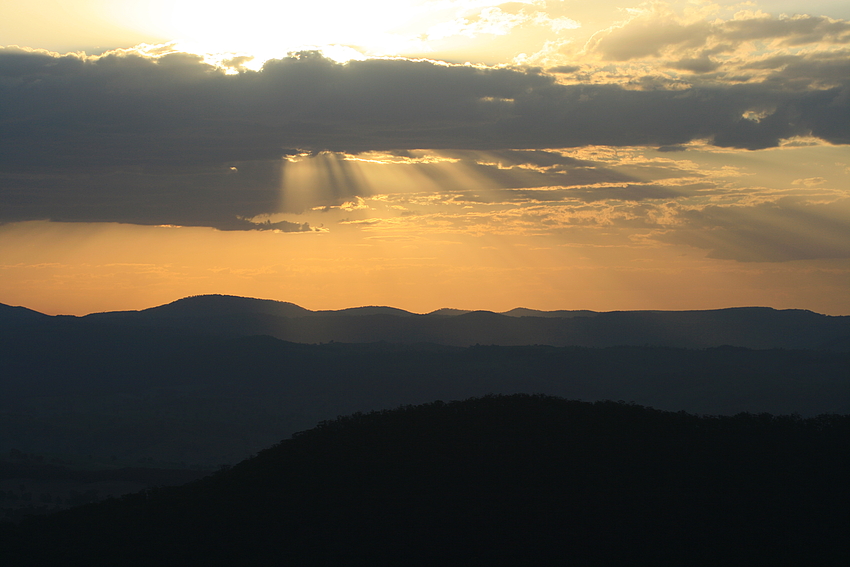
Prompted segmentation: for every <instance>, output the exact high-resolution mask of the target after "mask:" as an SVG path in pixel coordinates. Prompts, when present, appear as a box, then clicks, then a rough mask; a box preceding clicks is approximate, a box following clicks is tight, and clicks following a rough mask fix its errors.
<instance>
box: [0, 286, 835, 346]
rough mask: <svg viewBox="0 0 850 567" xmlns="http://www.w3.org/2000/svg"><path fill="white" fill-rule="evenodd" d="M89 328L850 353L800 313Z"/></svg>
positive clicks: (246, 317)
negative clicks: (731, 347)
mask: <svg viewBox="0 0 850 567" xmlns="http://www.w3.org/2000/svg"><path fill="white" fill-rule="evenodd" d="M2 307H3V308H2V309H0V326H9V325H20V324H30V325H50V324H51V323H52V322H54V321H56V320H57V319H58V318H57V317H49V316H46V315H42V314H38V313H37V312H35V311H31V310H24V311H21V309H23V308H12V307H8V306H2ZM61 319H64V320H65V324H71V323H70V322H69V321H79V322H85V323H86V324H88V325H104V324H105V325H116V324H117V325H122V326H132V327H140V326H141V327H163V328H171V329H183V330H191V331H194V332H199V333H203V334H205V335H221V336H230V337H233V336H253V335H269V336H272V337H275V338H278V339H282V340H286V341H291V342H297V343H309V344H315V343H327V342H332V341H333V342H345V343H371V342H380V341H386V342H391V343H402V344H416V343H434V344H441V345H447V346H461V347H466V346H472V345H475V344H496V345H503V346H519V345H531V344H540V345H551V346H583V347H609V346H623V345H631V346H665V347H676V348H711V347H718V346H723V345H729V346H736V347H743V348H753V349H769V348H791V349H817V350H839V351H846V350H850V317H848V316H828V315H821V314H818V313H814V312H812V311H806V310H800V309H786V310H777V309H772V308H769V307H737V308H728V309H715V310H704V311H610V312H595V311H588V310H577V311H566V310H559V311H537V310H533V309H526V308H516V309H512V310H510V311H507V312H504V313H493V312H490V311H466V310H460V309H439V310H437V311H433V312H431V313H427V314H416V313H411V312H409V311H405V310H403V309H397V308H394V307H386V306H368V307H354V308H348V309H341V310H336V311H334V310H322V311H311V310H309V309H305V308H303V307H300V306H298V305H295V304H294V303H288V302H284V301H273V300H267V299H255V298H248V297H236V296H228V295H199V296H193V297H186V298H183V299H179V300H177V301H174V302H172V303H168V304H166V305H160V306H157V307H152V308H149V309H144V310H141V311H116V312H106V313H92V314H90V315H86V316H83V317H62V318H61Z"/></svg>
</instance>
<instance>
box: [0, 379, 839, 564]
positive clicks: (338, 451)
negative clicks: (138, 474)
mask: <svg viewBox="0 0 850 567" xmlns="http://www.w3.org/2000/svg"><path fill="white" fill-rule="evenodd" d="M848 446H850V417H847V416H822V417H820V418H816V419H808V420H803V419H801V418H799V417H772V416H770V415H766V414H762V415H754V414H742V415H738V416H735V417H723V418H718V417H715V418H707V417H702V418H700V417H696V416H692V415H688V414H684V413H667V412H661V411H656V410H651V409H647V408H644V407H640V406H635V405H630V404H622V403H619V404H618V403H614V402H598V403H595V404H590V403H583V402H576V401H566V400H563V399H557V398H551V397H544V396H528V395H515V396H510V397H499V396H489V397H484V398H478V399H470V400H467V401H464V402H453V403H448V404H445V403H442V402H434V403H431V404H426V405H422V406H416V407H405V408H400V409H398V410H393V411H382V412H377V413H369V414H356V415H352V416H349V417H345V418H339V419H337V420H334V421H326V422H323V423H320V424H319V426H318V427H317V428H315V429H312V430H309V431H306V432H303V433H300V434H298V435H295V436H294V437H293V438H292V439H290V440H287V441H283V442H281V443H280V444H278V445H276V446H274V447H272V448H270V449H267V450H265V451H262V452H261V453H260V454H258V455H257V456H256V457H255V458H252V459H249V460H247V461H244V462H242V463H240V464H239V465H237V466H235V467H233V468H232V469H229V470H226V471H222V472H220V473H217V474H215V475H213V476H212V477H209V478H206V479H202V480H200V481H196V482H194V483H191V484H188V485H186V486H183V487H179V488H163V489H159V490H154V491H147V492H145V493H140V494H138V495H133V496H127V497H123V498H122V499H120V500H117V499H116V500H112V501H107V502H104V503H101V504H97V505H89V506H86V507H82V508H77V509H73V510H69V511H66V512H60V513H59V514H57V515H55V516H49V517H41V518H33V519H31V520H28V521H25V522H24V523H22V524H20V525H17V526H13V525H0V538H2V539H0V563H2V564H3V565H5V566H9V567H18V566H27V565H39V566H41V565H86V566H91V567H94V566H99V565H104V566H106V565H109V566H110V567H111V566H113V565H122V566H124V565H145V566H147V565H162V566H171V565H173V566H178V565H179V566H183V565H205V566H206V565H228V566H229V565H299V566H313V565H463V566H467V565H488V566H489V565H842V566H843V565H847V564H848V561H850V548H849V547H848V546H850V543H848V540H847V533H850V532H848V530H850V515H849V514H848V513H847V510H848V504H850V491H849V490H848V485H847V482H846V479H847V478H848V475H850V460H849V459H850V456H848V452H847V447H848Z"/></svg>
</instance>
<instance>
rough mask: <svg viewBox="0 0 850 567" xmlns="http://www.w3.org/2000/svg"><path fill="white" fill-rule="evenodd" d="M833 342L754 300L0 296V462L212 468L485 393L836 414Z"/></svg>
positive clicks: (840, 327) (829, 324) (845, 401)
mask: <svg viewBox="0 0 850 567" xmlns="http://www.w3.org/2000/svg"><path fill="white" fill-rule="evenodd" d="M848 337H850V317H830V316H825V315H819V314H816V313H812V312H809V311H801V310H774V309H768V308H737V309H723V310H715V311H684V312H663V311H661V312H659V311H633V312H606V313H596V312H590V311H554V312H537V311H532V310H527V309H516V310H513V311H510V312H507V313H501V314H500V313H492V312H484V311H462V310H448V309H446V310H439V311H436V312H433V313H429V314H425V315H419V314H414V313H410V312H407V311H403V310H400V309H394V308H390V307H361V308H354V309H345V310H340V311H309V310H307V309H304V308H302V307H299V306H297V305H294V304H291V303H285V302H278V301H268V300H258V299H251V298H240V297H230V296H198V297H190V298H185V299H181V300H178V301H175V302H173V303H170V304H167V305H162V306H159V307H154V308H151V309H146V310H142V311H126V312H111V313H97V314H91V315H87V316H84V317H72V316H48V315H44V314H41V313H37V312H35V311H32V310H28V309H25V308H22V307H10V306H0V368H2V376H0V456H2V455H4V454H7V455H8V454H10V452H12V451H16V452H17V453H16V454H27V455H36V456H43V458H44V459H45V462H46V463H54V464H57V465H58V464H60V463H65V464H67V465H68V466H75V467H83V468H85V467H107V468H113V467H140V466H146V467H159V468H181V467H182V468H186V467H201V468H204V469H214V468H216V467H218V466H220V465H222V464H232V463H235V462H238V461H240V460H242V459H244V458H245V457H246V456H248V455H250V454H252V453H255V452H257V451H258V450H261V449H263V448H264V447H267V446H269V445H271V444H273V443H275V442H277V441H279V440H280V439H282V438H285V437H287V436H289V435H291V434H292V433H293V432H295V431H300V430H304V429H307V428H309V427H312V426H314V425H315V424H316V423H317V422H318V421H321V420H326V419H329V418H334V417H336V416H337V415H346V414H350V413H352V412H357V411H361V412H362V411H371V410H379V409H387V408H394V407H398V406H400V405H405V404H419V403H426V402H430V401H433V400H437V399H442V400H460V399H465V398H469V397H470V396H482V395H485V394H489V393H494V394H514V393H541V394H549V395H556V396H561V397H564V398H568V399H582V400H589V401H594V400H624V401H627V402H635V403H639V404H642V405H646V406H651V407H654V408H658V409H663V410H669V411H688V412H692V413H695V414H711V415H734V414H736V413H739V412H755V413H761V412H769V413H773V414H792V413H798V414H800V415H803V416H816V415H819V414H824V413H850V349H848V348H847V345H848Z"/></svg>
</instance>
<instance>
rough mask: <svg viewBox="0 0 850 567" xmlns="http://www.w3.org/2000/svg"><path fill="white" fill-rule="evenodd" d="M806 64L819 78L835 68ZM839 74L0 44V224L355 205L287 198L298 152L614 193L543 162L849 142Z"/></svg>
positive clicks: (331, 189)
mask: <svg viewBox="0 0 850 567" xmlns="http://www.w3.org/2000/svg"><path fill="white" fill-rule="evenodd" d="M812 61H816V62H819V64H821V65H823V69H824V71H823V72H824V73H826V70H827V69H830V68H831V69H843V68H844V67H842V65H844V64H845V62H842V61H841V60H839V59H829V58H828V57H826V56H823V57H821V59H817V60H815V59H812ZM792 63H793V62H792ZM830 66H831V67H830ZM782 69H783V70H782V72H783V73H786V76H787V77H791V76H792V75H793V73H797V72H798V71H796V70H795V69H797V67H796V66H795V65H794V64H791V63H789V64H787V65H785V66H784V67H783V68H782ZM847 76H848V75H844V76H843V79H838V80H839V81H843V82H842V83H841V85H840V86H831V87H829V88H821V89H814V90H812V89H801V88H796V89H789V88H786V87H785V86H784V84H773V83H771V82H765V83H760V84H743V85H731V86H724V85H712V86H705V87H694V88H690V89H684V90H664V89H655V90H631V89H624V88H622V87H620V86H617V85H562V84H559V83H558V82H557V81H556V79H555V77H554V76H553V75H547V74H544V73H542V72H540V71H539V70H534V69H531V70H522V69H511V68H487V67H474V66H468V65H464V66H460V65H447V64H441V63H436V62H431V61H413V60H405V59H386V60H383V59H372V60H365V61H351V62H349V63H347V64H340V63H335V62H333V61H330V60H328V59H325V58H323V57H321V56H320V55H318V54H316V53H301V54H295V55H293V56H291V57H287V58H284V59H280V60H272V61H269V62H267V63H266V64H265V66H264V67H263V69H262V70H261V71H259V72H254V71H243V72H240V73H237V74H227V73H225V71H224V70H222V69H221V68H217V67H214V66H212V65H209V64H207V63H205V62H204V61H203V60H202V59H201V58H199V57H197V56H194V55H189V54H180V53H170V54H167V55H163V56H160V57H149V56H142V55H138V54H133V53H132V52H116V53H109V54H106V55H104V56H100V57H86V56H83V55H73V54H72V55H57V54H52V53H48V52H44V51H32V50H25V49H19V48H6V49H0V100H2V101H3V102H2V105H0V124H2V128H3V135H2V137H0V222H12V221H18V220H35V219H53V220H74V221H117V222H131V223H139V224H174V225H184V226H212V227H216V228H220V229H243V228H250V229H262V228H264V227H259V226H254V225H253V224H252V223H248V221H245V220H244V219H251V218H255V217H257V216H259V215H263V214H272V213H279V212H287V211H288V212H293V213H295V212H300V211H304V210H309V209H311V208H313V207H317V206H328V205H334V206H339V205H341V204H343V203H345V202H356V199H355V198H356V197H358V196H366V195H367V194H368V187H365V186H364V185H363V184H362V183H360V182H359V181H358V180H357V178H356V176H355V172H354V171H353V170H351V168H348V169H346V167H347V166H346V165H345V164H344V163H337V164H336V165H335V166H334V167H335V169H333V170H328V173H327V175H325V177H324V179H325V182H324V183H323V184H321V186H317V187H313V188H310V190H311V191H312V193H310V194H307V193H305V191H304V190H303V188H301V193H299V194H297V195H296V193H295V192H294V191H296V190H297V189H299V188H298V187H297V186H294V185H292V184H286V183H284V181H285V179H286V172H287V171H288V170H289V169H291V168H290V166H289V165H288V163H289V162H287V161H286V160H283V159H281V158H283V157H286V156H296V155H299V154H301V153H303V152H307V153H308V154H312V155H321V152H323V151H329V152H347V153H348V154H350V155H356V154H358V153H362V152H369V151H373V150H380V151H399V150H412V149H419V148H432V149H443V150H458V151H459V150H464V151H466V150H475V151H483V152H489V154H490V157H488V158H487V159H488V160H490V161H487V160H484V161H481V160H479V161H475V160H469V159H467V158H464V159H465V161H464V165H465V166H466V167H467V169H468V170H469V172H470V173H471V174H474V175H475V176H476V178H479V179H483V180H485V181H486V182H487V183H489V184H491V185H492V186H494V187H501V188H509V189H510V188H535V187H547V186H558V187H570V186H589V185H593V184H603V185H607V186H609V187H610V186H611V185H612V184H618V183H619V184H622V183H630V182H634V181H636V180H635V179H634V178H632V177H631V176H629V175H625V174H623V173H618V172H616V171H614V170H611V169H606V168H604V167H600V166H599V164H592V163H581V162H580V160H572V161H571V160H570V159H568V158H565V157H564V156H563V155H560V154H558V153H557V152H547V151H544V150H545V149H546V148H567V147H579V146H584V145H588V144H595V145H610V146H626V145H628V146H634V145H651V146H661V147H666V148H676V147H680V146H682V145H683V144H685V143H687V142H689V141H692V140H695V139H703V140H710V141H713V143H714V144H716V145H718V146H723V147H734V148H748V149H759V148H767V147H773V146H776V145H778V144H779V143H780V142H781V140H783V139H787V138H791V137H793V136H803V135H813V136H815V137H820V138H821V139H824V140H827V141H829V142H832V143H850V100H848V92H850V82H848V79H847ZM519 150H534V151H519ZM328 159H330V158H328ZM319 161H321V160H318V161H317V162H316V163H319ZM337 166H338V167H337ZM233 167H235V168H236V169H235V170H234V169H232V168H233ZM421 172H422V174H423V175H430V176H431V179H433V180H440V181H441V182H445V183H447V184H449V185H451V184H452V183H454V184H456V185H457V184H458V183H460V182H459V181H456V180H453V179H452V178H451V176H449V175H446V174H444V173H441V172H440V170H439V168H438V167H437V166H436V165H433V166H428V164H422V167H421ZM456 189H457V190H461V189H462V187H460V186H456ZM600 194H604V191H602V193H600ZM240 219H241V220H240ZM246 223H248V224H246ZM295 225H297V226H303V225H300V224H298V223H295ZM276 228H277V229H278V230H287V229H288V228H293V227H292V226H290V225H281V226H280V227H276Z"/></svg>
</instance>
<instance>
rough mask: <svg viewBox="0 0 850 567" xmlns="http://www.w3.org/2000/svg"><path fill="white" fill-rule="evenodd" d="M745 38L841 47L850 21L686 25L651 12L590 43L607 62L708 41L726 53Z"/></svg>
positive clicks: (755, 19)
mask: <svg viewBox="0 0 850 567" xmlns="http://www.w3.org/2000/svg"><path fill="white" fill-rule="evenodd" d="M747 41H762V42H771V41H776V42H778V43H780V44H781V45H786V46H801V45H807V44H818V43H828V44H834V45H845V44H850V22H847V21H843V20H833V19H830V18H827V17H815V16H795V17H792V18H788V17H780V18H775V17H772V16H763V17H751V18H738V19H733V20H725V21H724V20H717V21H715V22H707V21H700V22H694V23H686V22H682V21H679V20H677V19H676V18H673V17H670V16H669V15H658V14H649V15H646V16H643V17H639V18H635V19H634V20H632V21H630V22H629V23H627V24H626V25H623V26H620V27H615V28H612V29H611V30H609V31H608V32H607V33H604V34H599V35H598V36H597V37H596V38H594V40H593V41H592V42H591V44H590V46H591V48H592V49H593V50H594V51H595V52H597V53H599V54H600V55H601V56H602V57H603V58H605V59H607V60H611V61H629V60H632V59H639V58H644V57H658V56H661V55H662V54H663V53H664V52H669V51H671V50H672V51H674V52H675V51H681V50H686V49H702V48H706V47H707V46H709V45H712V46H713V47H712V49H711V53H714V54H716V53H722V52H730V51H734V50H735V48H736V47H738V46H739V45H741V44H742V43H743V42H747Z"/></svg>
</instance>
